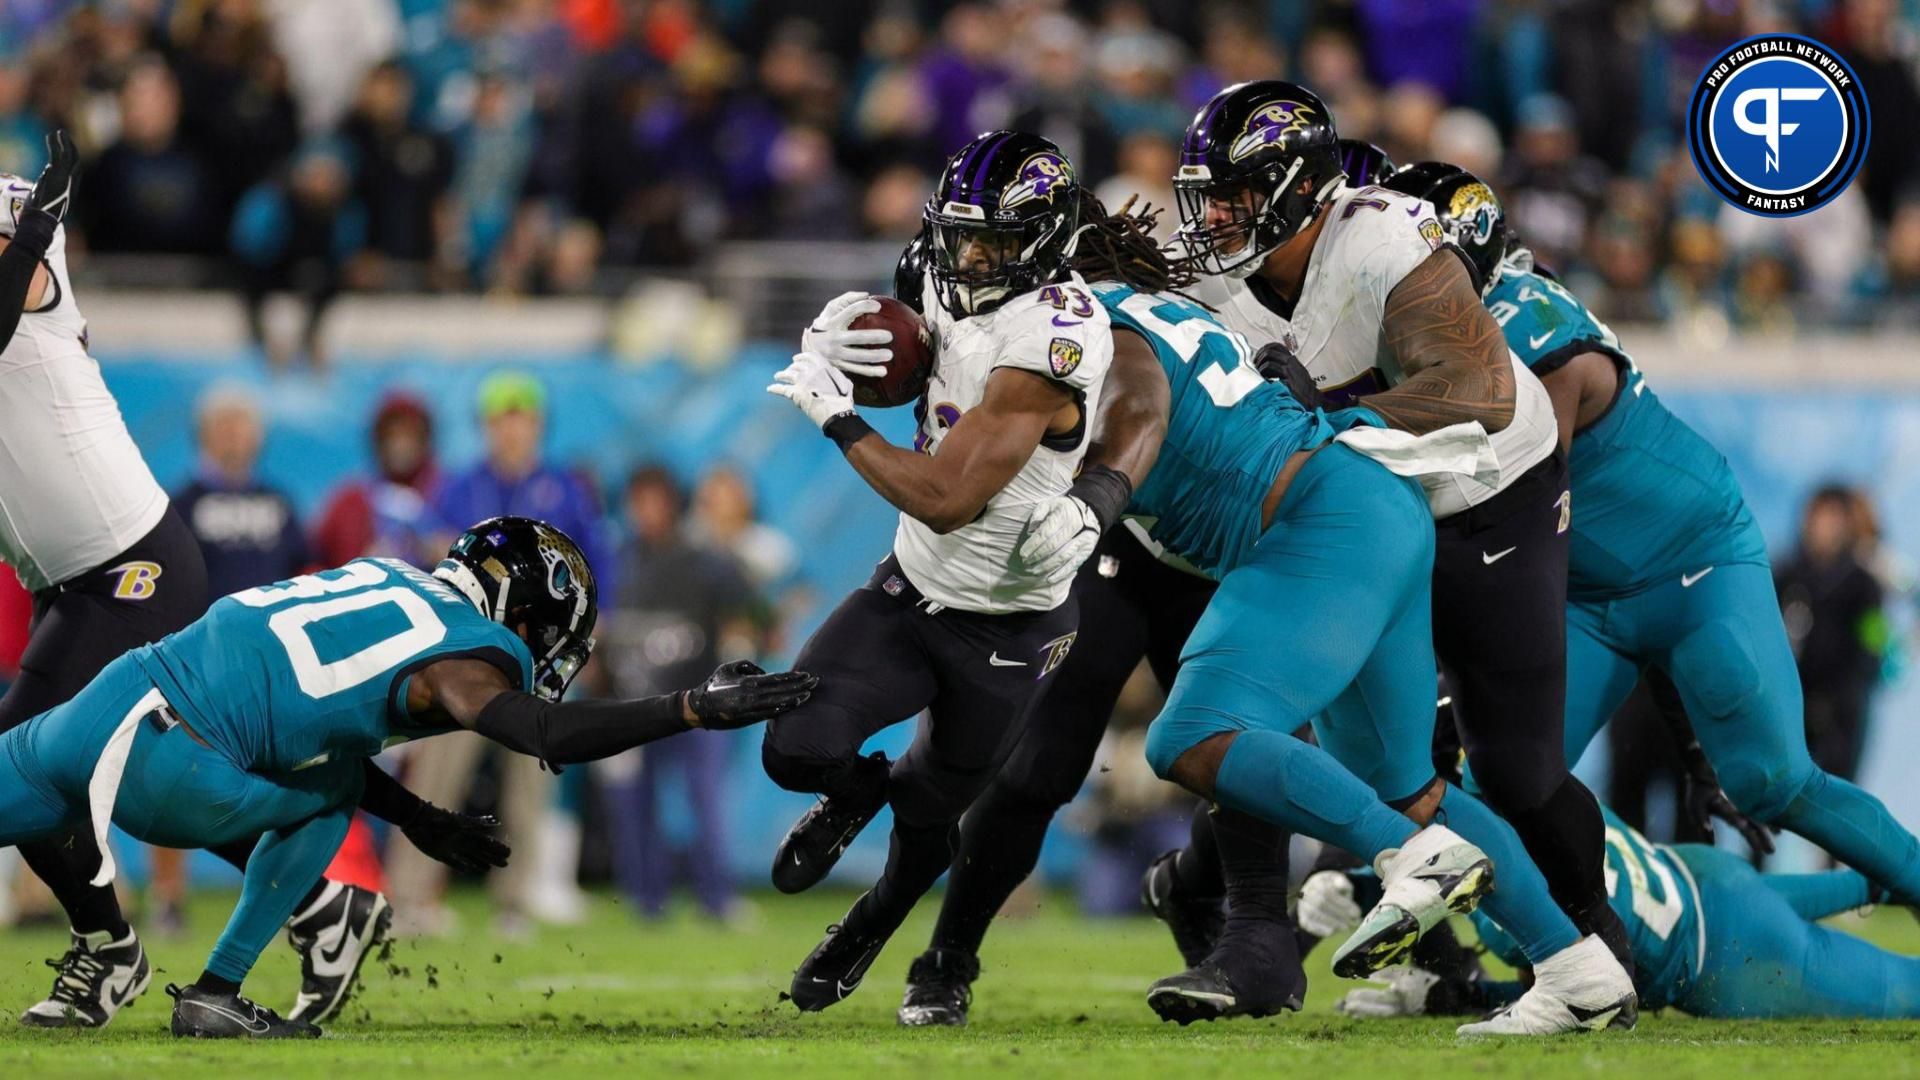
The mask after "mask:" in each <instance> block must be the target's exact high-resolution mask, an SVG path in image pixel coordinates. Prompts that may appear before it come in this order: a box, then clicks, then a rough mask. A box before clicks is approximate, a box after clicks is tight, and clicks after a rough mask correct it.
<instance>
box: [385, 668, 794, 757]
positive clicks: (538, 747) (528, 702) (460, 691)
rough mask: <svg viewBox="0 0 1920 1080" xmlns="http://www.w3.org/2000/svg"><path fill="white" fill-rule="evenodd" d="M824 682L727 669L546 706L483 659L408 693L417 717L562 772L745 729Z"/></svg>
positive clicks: (439, 673)
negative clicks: (688, 736) (665, 689)
mask: <svg viewBox="0 0 1920 1080" xmlns="http://www.w3.org/2000/svg"><path fill="white" fill-rule="evenodd" d="M818 682H819V680H818V679H815V678H814V677H813V676H811V675H808V674H806V673H804V672H798V671H787V672H781V673H780V674H777V675H768V674H766V673H765V672H763V671H761V670H760V669H759V668H758V667H757V666H755V665H754V664H752V663H749V662H747V661H737V662H735V663H732V664H725V665H722V666H721V667H720V669H719V670H718V671H715V672H714V673H713V675H712V676H711V677H710V678H709V679H708V680H707V682H706V683H705V684H704V685H702V686H699V687H696V688H694V689H692V690H684V691H680V692H678V693H673V694H663V695H661V696H659V697H649V698H638V699H635V700H632V701H546V700H543V699H541V698H539V697H536V696H534V695H532V694H528V693H523V692H521V691H519V690H515V689H513V688H512V687H511V686H509V685H508V683H507V677H506V675H505V674H504V673H503V672H501V670H500V669H499V668H497V667H494V666H493V665H492V664H489V663H487V662H485V661H483V660H473V659H449V660H441V661H437V662H435V663H433V664H429V665H428V666H427V667H426V668H424V669H422V670H421V672H420V673H419V674H418V675H416V676H414V678H413V681H412V682H411V683H409V684H408V687H407V708H408V710H409V711H411V712H415V713H426V712H434V711H439V712H443V713H444V714H445V715H446V716H447V717H449V718H450V719H452V720H453V722H454V723H456V724H458V725H460V726H461V727H463V728H467V729H469V730H471V731H477V732H479V733H480V734H482V735H485V736H486V737H487V738H489V739H492V740H493V741H494V742H497V743H499V744H501V745H502V746H505V747H507V748H508V749H510V750H517V751H519V752H520V753H523V754H527V755H530V756H532V757H537V758H539V759H541V760H542V761H546V762H549V763H551V764H555V765H571V764H575V763H578V762H582V761H595V760H598V759H600V758H605V757H612V756H613V755H615V754H618V753H620V752H621V751H623V750H630V749H632V748H633V747H636V746H644V745H646V744H647V743H650V742H656V741H658V740H660V739H664V738H666V737H668V736H669V735H677V734H679V733H680V732H682V731H687V730H690V729H692V728H698V727H704V728H713V729H716V730H726V729H731V728H737V727H745V726H746V725H748V724H751V723H756V722H758V721H761V720H765V719H767V718H769V717H772V716H778V715H779V714H781V713H783V712H786V711H787V710H789V709H792V708H794V707H795V706H798V705H799V704H801V703H802V702H804V701H806V700H807V697H808V695H809V694H810V692H811V691H812V690H813V687H814V686H815V684H817V683H818Z"/></svg>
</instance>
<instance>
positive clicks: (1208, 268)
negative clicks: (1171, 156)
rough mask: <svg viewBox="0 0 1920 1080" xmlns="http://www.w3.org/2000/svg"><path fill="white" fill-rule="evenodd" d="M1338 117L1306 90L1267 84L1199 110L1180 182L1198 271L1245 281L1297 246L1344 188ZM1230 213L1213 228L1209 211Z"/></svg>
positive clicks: (1238, 90) (1233, 91)
mask: <svg viewBox="0 0 1920 1080" xmlns="http://www.w3.org/2000/svg"><path fill="white" fill-rule="evenodd" d="M1340 159H1341V151H1340V137H1339V135H1338V134H1337V133H1336V132H1335V131H1334V128H1333V113H1332V111H1331V110H1329V109H1328V108H1327V105H1326V103H1325V102H1323V101H1321V100H1320V98H1319V97H1318V96H1317V95H1315V94H1314V93H1313V91H1311V90H1308V89H1307V88H1306V87H1304V86H1296V85H1295V84H1293V83H1290V82H1280V81H1279V80H1274V79H1268V80H1262V81H1259V82H1245V83H1239V84H1237V85H1234V86H1229V87H1227V88H1226V89H1225V90H1222V91H1220V92H1219V93H1218V94H1215V95H1214V96H1213V100H1211V101H1209V102H1207V103H1206V104H1205V105H1203V106H1201V107H1200V111H1199V112H1198V113H1196V114H1194V117H1193V122H1192V123H1190V124H1188V125H1187V134H1186V138H1185V139H1184V140H1182V142H1181V144H1180V165H1179V168H1178V169H1176V170H1175V172H1174V174H1173V190H1174V198H1175V200H1176V201H1177V202H1178V204H1179V207H1180V239H1181V241H1182V242H1183V243H1184V244H1185V245H1186V248H1187V252H1188V255H1189V257H1190V258H1191V259H1192V260H1193V262H1194V265H1195V266H1196V268H1198V269H1199V270H1201V271H1202V272H1203V273H1208V274H1227V275H1229V276H1232V277H1246V276H1248V275H1250V274H1252V273H1253V272H1254V271H1255V270H1257V269H1259V267H1260V263H1261V261H1262V260H1263V259H1265V258H1266V257H1267V255H1269V254H1270V253H1272V251H1273V250H1274V249H1275V248H1277V247H1279V246H1280V245H1282V244H1284V243H1286V242H1287V241H1288V240H1291V239H1293V237H1294V235H1295V234H1297V233H1298V232H1299V231H1300V230H1301V229H1302V228H1305V227H1306V225H1307V223H1308V222H1310V221H1312V220H1313V218H1314V215H1315V214H1317V213H1319V211H1320V208H1321V207H1322V206H1324V205H1325V204H1326V203H1327V202H1328V200H1330V199H1332V198H1333V194H1334V192H1335V191H1336V190H1338V189H1339V187H1340V181H1341V180H1342V179H1343V178H1344V176H1345V174H1344V173H1343V172H1342V171H1341V160H1340ZM1221 205H1225V206H1230V207H1232V215H1233V216H1232V218H1231V220H1228V221H1224V222H1218V223H1210V222H1209V220H1208V217H1209V208H1210V207H1213V206H1221Z"/></svg>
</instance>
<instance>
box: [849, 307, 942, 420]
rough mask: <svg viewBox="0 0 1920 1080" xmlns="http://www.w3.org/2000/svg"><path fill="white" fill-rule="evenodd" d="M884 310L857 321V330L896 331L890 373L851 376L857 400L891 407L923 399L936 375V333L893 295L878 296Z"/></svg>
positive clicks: (916, 313)
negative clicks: (932, 377)
mask: <svg viewBox="0 0 1920 1080" xmlns="http://www.w3.org/2000/svg"><path fill="white" fill-rule="evenodd" d="M874 299H875V300H878V301H880V310H879V311H876V312H874V313H873V314H871V315H862V316H860V317H859V318H857V319H855V320H853V329H855V330H888V331H891V332H892V333H893V344H892V345H890V346H889V348H891V349H892V350H893V360H892V361H891V362H890V363H888V364H887V373H886V374H885V375H881V376H878V377H874V378H869V377H867V376H865V375H849V376H848V378H849V379H851V380H853V400H854V401H855V402H856V403H858V404H861V405H866V406H870V407H874V408H881V409H890V408H892V407H894V406H895V405H906V404H909V403H911V402H913V401H917V400H919V397H920V395H921V394H922V393H923V392H924V391H925V390H926V389H927V379H928V378H929V377H931V376H932V374H933V334H932V332H931V331H929V330H928V329H927V324H926V321H925V320H924V319H922V318H920V315H919V313H918V312H916V311H914V310H913V309H912V308H910V307H908V306H907V305H906V304H904V303H901V302H900V301H898V300H895V299H894V298H893V297H891V296H876V297H874Z"/></svg>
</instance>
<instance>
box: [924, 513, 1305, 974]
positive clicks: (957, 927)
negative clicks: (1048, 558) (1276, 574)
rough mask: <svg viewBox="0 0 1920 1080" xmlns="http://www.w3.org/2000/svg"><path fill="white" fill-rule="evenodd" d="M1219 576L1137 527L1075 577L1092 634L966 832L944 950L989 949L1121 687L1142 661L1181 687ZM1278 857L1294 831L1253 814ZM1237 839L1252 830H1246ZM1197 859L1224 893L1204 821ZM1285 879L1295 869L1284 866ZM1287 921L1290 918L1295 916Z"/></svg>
mask: <svg viewBox="0 0 1920 1080" xmlns="http://www.w3.org/2000/svg"><path fill="white" fill-rule="evenodd" d="M1213 590H1214V586H1213V583H1212V582H1211V581H1208V580H1206V579H1204V578H1200V577H1196V576H1194V575H1192V574H1188V573H1185V572H1182V571H1180V570H1176V569H1173V568H1172V567H1169V566H1167V565H1166V564H1164V563H1162V562H1160V561H1159V560H1158V559H1157V558H1155V557H1154V556H1153V554H1152V553H1150V552H1149V551H1148V550H1147V549H1146V548H1145V547H1144V546H1143V545H1142V544H1141V543H1140V541H1139V540H1137V539H1135V538H1134V536H1133V534H1132V533H1131V532H1130V531H1129V530H1128V529H1127V528H1125V527H1119V528H1114V529H1110V530H1108V532H1107V534H1106V536H1105V537H1103V538H1102V539H1101V543H1100V547H1099V548H1098V549H1097V550H1096V552H1095V553H1094V556H1093V557H1092V558H1090V559H1088V560H1087V562H1086V565H1084V566H1082V567H1081V569H1080V575H1079V577H1078V578H1077V579H1076V580H1075V581H1074V598H1075V599H1076V600H1077V601H1078V602H1079V604H1080V639H1079V641H1078V642H1077V643H1076V644H1075V647H1074V650H1073V654H1072V655H1071V656H1069V657H1068V658H1067V661H1066V663H1064V664H1062V665H1061V667H1060V671H1059V673H1058V675H1056V676H1055V678H1054V682H1053V685H1052V686H1050V687H1048V688H1047V692H1046V695H1045V696H1044V697H1043V698H1042V699H1041V701H1040V705H1039V708H1038V709H1037V710H1036V712H1035V713H1034V717H1033V720H1032V721H1031V722H1030V723H1029V724H1028V725H1027V732H1026V734H1025V735H1024V736H1023V737H1022V738H1021V741H1020V745H1019V746H1018V747H1016V748H1015V750H1014V752H1013V756H1012V757H1011V758H1009V759H1008V761H1007V764H1006V766H1005V767H1004V768H1002V769H1001V770H1000V775H999V776H997V777H995V778H994V781H993V783H992V785H991V786H989V787H988V789H987V791H986V794H984V795H982V796H981V797H980V801H979V802H978V803H976V804H975V805H974V807H973V809H972V810H971V811H969V812H968V813H967V817H966V820H965V821H964V822H963V823H962V824H961V829H960V850H959V852H958V854H957V855H956V857H955V859H954V861H953V869H952V872H951V875H950V876H949V878H948V880H947V895H946V899H945V902H944V903H942V905H941V907H940V919H939V922H938V923H937V924H936V925H935V927H934V932H933V946H934V947H935V948H940V949H957V950H960V951H963V952H967V953H977V952H978V951H979V948H980V943H981V941H982V940H983V939H984V938H985V937H986V933H987V927H988V926H989V924H991V923H992V921H993V917H994V915H995V914H996V913H998V912H999V910H1000V907H1001V905H1002V904H1004V903H1005V902H1006V900H1007V897H1008V896H1010V895H1012V893H1013V890H1014V889H1016V888H1018V887H1019V885H1020V883H1021V882H1022V881H1025V880H1026V879H1027V877H1028V875H1030V874H1032V873H1033V868H1034V866H1035V864H1036V863H1037V862H1038V861H1039V858H1040V846H1041V842H1042V841H1043V840H1044V839H1045V838H1046V832H1047V826H1048V825H1049V824H1050V823H1051V822H1052V821H1053V816H1054V814H1055V813H1056V812H1057V811H1058V810H1059V809H1060V808H1061V807H1062V806H1064V805H1066V804H1067V803H1068V802H1070V801H1072V799H1073V797H1074V795H1075V794H1076V793H1078V792H1079V790H1080V785H1081V784H1082V783H1083V782H1084V781H1085V779H1086V776H1087V772H1088V770H1089V769H1090V768H1091V767H1092V764H1093V756H1094V753H1095V752H1096V751H1097V750H1098V748H1099V746H1100V739H1101V736H1102V735H1103V734H1104V733H1105V731H1106V727H1107V721H1108V719H1109V718H1110V717H1111V716H1112V715H1113V707H1114V704H1115V703H1116V702H1117V701H1118V700H1119V698H1120V691H1121V688H1122V687H1124V686H1125V685H1126V682H1127V679H1128V677H1129V676H1131V675H1132V674H1133V670H1134V668H1135V667H1137V666H1138V665H1139V663H1140V661H1141V659H1142V658H1144V659H1145V660H1146V661H1147V663H1148V665H1149V666H1150V667H1151V668H1152V669H1153V674H1154V677H1155V678H1156V679H1158V680H1159V682H1160V685H1161V686H1163V687H1165V686H1171V685H1173V677H1174V675H1175V673H1176V672H1177V671H1178V669H1179V666H1180V649H1181V646H1183V645H1184V644H1185V643H1186V640H1187V635H1188V634H1189V633H1190V632H1191V631H1192V629H1193V625H1194V623H1196V622H1198V621H1199V619H1200V614H1201V612H1203V611H1205V610H1206V607H1207V603H1208V601H1209V600H1211V599H1212V598H1213ZM1248 821H1249V822H1251V823H1252V824H1253V828H1254V829H1255V830H1256V831H1257V833H1258V838H1257V839H1256V840H1254V843H1255V844H1257V845H1259V846H1260V848H1261V850H1262V851H1263V852H1264V853H1266V855H1267V857H1268V858H1270V859H1274V860H1276V861H1277V856H1276V855H1275V854H1274V853H1277V852H1279V851H1282V850H1284V849H1285V846H1286V835H1285V833H1284V832H1282V831H1280V830H1278V829H1275V828H1273V827H1272V826H1270V825H1267V824H1266V823H1264V822H1256V821H1254V820H1253V819H1248ZM1234 835H1235V836H1236V837H1237V836H1239V835H1241V833H1240V832H1239V831H1238V830H1236V831H1235V834H1234ZM1194 836H1195V844H1194V849H1196V850H1197V851H1199V852H1200V853H1201V854H1200V856H1199V857H1198V858H1197V859H1194V860H1191V861H1192V862H1194V863H1195V864H1196V868H1197V870H1198V871H1199V874H1200V875H1204V876H1205V877H1206V878H1207V879H1208V880H1209V882H1210V887H1209V885H1206V884H1203V885H1199V886H1198V891H1199V892H1200V894H1201V895H1219V894H1220V893H1222V892H1223V891H1224V890H1225V885H1224V883H1223V882H1222V881H1221V876H1220V869H1219V855H1218V853H1217V851H1216V849H1215V848H1214V845H1213V820H1212V817H1211V815H1209V814H1208V813H1207V808H1206V806H1205V804H1204V803H1203V804H1201V805H1200V806H1199V807H1198V809H1197V811H1196V814H1195V821H1194ZM1283 873H1284V871H1283ZM1283 915H1284V913H1283Z"/></svg>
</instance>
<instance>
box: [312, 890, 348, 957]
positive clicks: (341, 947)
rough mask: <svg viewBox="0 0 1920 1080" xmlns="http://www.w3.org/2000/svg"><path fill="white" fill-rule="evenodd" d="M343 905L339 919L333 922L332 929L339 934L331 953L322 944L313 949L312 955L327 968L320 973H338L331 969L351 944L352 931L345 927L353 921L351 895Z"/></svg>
mask: <svg viewBox="0 0 1920 1080" xmlns="http://www.w3.org/2000/svg"><path fill="white" fill-rule="evenodd" d="M343 907H344V908H345V910H343V911H342V912H341V913H340V921H339V922H337V923H334V924H333V929H334V930H335V932H336V933H337V934H338V935H339V936H338V941H339V944H338V945H337V946H336V947H335V948H334V950H333V951H332V952H331V953H329V952H328V951H327V948H326V946H324V945H322V946H320V947H319V948H318V949H315V950H314V956H315V958H316V959H318V960H319V961H320V965H325V966H326V968H327V969H328V970H327V971H324V972H322V974H327V975H334V974H338V972H337V971H334V970H332V969H334V968H336V967H338V966H339V964H340V957H342V956H344V955H345V954H346V951H347V946H348V945H350V944H352V942H353V932H352V931H351V930H349V929H348V928H347V924H349V923H351V922H352V921H353V897H352V896H351V895H349V896H348V897H347V902H346V904H344V905H343ZM320 965H315V966H320Z"/></svg>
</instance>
